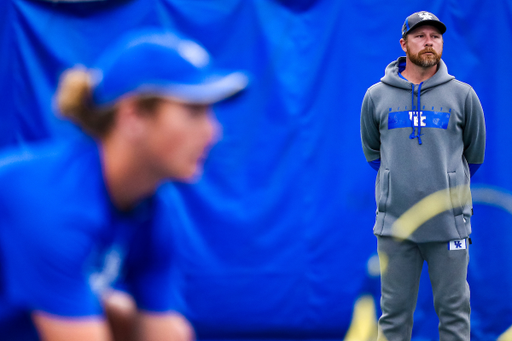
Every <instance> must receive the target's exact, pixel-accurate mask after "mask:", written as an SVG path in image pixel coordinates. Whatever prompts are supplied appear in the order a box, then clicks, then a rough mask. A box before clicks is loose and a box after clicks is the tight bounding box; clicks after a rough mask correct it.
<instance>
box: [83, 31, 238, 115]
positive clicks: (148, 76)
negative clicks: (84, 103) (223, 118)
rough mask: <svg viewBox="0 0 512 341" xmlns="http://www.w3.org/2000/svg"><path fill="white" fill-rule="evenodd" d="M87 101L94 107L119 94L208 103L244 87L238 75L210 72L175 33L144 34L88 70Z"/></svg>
mask: <svg viewBox="0 0 512 341" xmlns="http://www.w3.org/2000/svg"><path fill="white" fill-rule="evenodd" d="M94 70H95V73H94V77H93V78H94V79H93V82H94V84H95V85H94V87H93V92H92V99H93V101H94V103H95V104H96V105H98V106H106V105H110V104H113V103H115V101H116V100H117V99H119V98H120V97H122V96H125V95H154V96H159V97H167V98H170V99H173V100H176V101H178V102H183V103H191V104H212V103H215V102H218V101H220V100H223V99H225V98H227V97H229V96H231V95H233V94H235V93H237V92H239V91H240V90H242V89H244V88H245V87H246V86H247V84H248V77H247V75H246V74H245V73H244V72H241V71H225V70H221V69H218V68H217V67H215V65H214V63H213V61H212V57H211V56H210V54H209V53H208V52H207V51H206V49H204V48H203V47H202V46H201V45H199V44H198V43H197V42H195V41H193V40H191V39H187V38H184V37H183V36H181V35H178V34H177V33H175V32H169V31H161V30H157V29H155V30H153V29H145V30H141V31H137V32H134V33H130V34H128V35H127V36H125V37H123V38H121V39H120V40H119V41H118V42H117V43H115V44H114V45H113V46H112V47H111V48H109V49H107V50H106V51H105V52H104V53H103V55H102V56H101V57H100V58H99V60H98V62H97V63H96V65H94Z"/></svg>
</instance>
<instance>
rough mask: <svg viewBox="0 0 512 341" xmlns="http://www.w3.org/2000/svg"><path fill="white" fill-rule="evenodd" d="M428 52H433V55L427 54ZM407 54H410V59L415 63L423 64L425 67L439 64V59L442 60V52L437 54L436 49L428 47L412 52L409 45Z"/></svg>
mask: <svg viewBox="0 0 512 341" xmlns="http://www.w3.org/2000/svg"><path fill="white" fill-rule="evenodd" d="M427 52H431V53H432V54H431V55H428V54H426V53H427ZM407 54H408V55H409V59H410V60H411V62H412V63H413V64H416V65H418V66H421V67H423V68H429V67H432V66H434V65H437V64H439V61H440V60H441V55H442V53H441V54H437V53H436V51H434V49H433V48H430V47H427V48H425V49H423V50H421V51H420V52H418V54H412V53H410V52H409V47H407Z"/></svg>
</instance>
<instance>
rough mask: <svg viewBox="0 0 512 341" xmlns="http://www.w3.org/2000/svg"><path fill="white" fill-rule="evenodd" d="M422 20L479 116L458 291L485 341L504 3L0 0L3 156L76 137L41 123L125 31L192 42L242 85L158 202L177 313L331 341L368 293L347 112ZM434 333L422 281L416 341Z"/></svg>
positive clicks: (369, 214) (501, 328)
mask: <svg viewBox="0 0 512 341" xmlns="http://www.w3.org/2000/svg"><path fill="white" fill-rule="evenodd" d="M419 10H428V11H431V12H433V13H435V14H436V15H437V16H438V17H439V18H440V19H441V20H442V21H443V22H444V23H445V24H446V26H447V27H448V30H447V32H446V34H445V35H444V41H445V46H444V56H443V59H444V60H445V62H446V64H447V65H448V69H449V72H450V73H451V74H453V75H455V76H456V77H457V78H458V79H459V80H461V81H464V82H468V83H469V84H471V85H472V86H473V87H474V89H475V90H476V92H477V94H478V95H479V97H480V100H481V102H482V105H483V108H484V111H485V114H486V122H487V129H488V142H487V143H488V144H487V154H486V161H485V163H484V166H483V167H481V168H480V170H479V171H478V173H477V174H476V176H475V177H474V178H473V185H472V186H473V188H474V190H475V191H476V192H475V193H474V198H473V199H474V202H475V216H474V217H473V231H474V232H473V235H472V239H473V242H474V244H473V245H472V246H471V249H470V250H471V251H470V255H471V261H470V269H469V282H470V286H471V290H472V339H473V340H482V341H489V340H496V339H497V338H498V336H499V335H501V334H502V333H504V332H505V330H507V328H509V327H510V326H511V325H512V252H511V250H510V246H511V245H512V203H511V202H512V199H511V198H512V195H511V191H512V177H511V176H510V168H511V166H512V152H511V147H510V142H509V141H510V136H511V127H512V115H511V114H510V105H509V103H510V91H511V88H510V79H511V76H512V71H511V70H512V68H511V67H510V56H512V2H511V1H508V0H496V1H492V2H489V1H480V0H465V1H462V0H433V1H429V2H424V1H418V0H415V1H401V0H392V1H385V2H383V1H376V0H345V1H342V0H318V1H313V0H295V1H293V0H280V1H279V0H133V1H114V0H111V1H102V2H89V3H53V2H46V1H36V0H32V1H31V0H4V1H2V2H1V4H0V25H1V26H0V27H1V30H0V51H1V54H0V75H1V77H0V101H1V103H2V107H1V108H2V109H1V111H0V115H1V116H0V117H1V121H0V122H1V124H0V145H1V146H3V147H7V146H24V145H25V144H27V143H29V142H32V141H41V140H46V139H49V138H56V139H67V138H71V137H72V136H73V135H75V134H77V129H76V128H75V127H73V126H72V125H71V124H69V123H66V122H63V121H60V120H59V119H57V118H56V117H55V116H54V114H53V104H52V96H53V93H54V91H55V88H56V84H57V81H58V77H59V75H60V73H61V72H62V71H63V70H64V69H65V68H67V67H70V66H72V65H75V64H77V63H79V64H83V65H86V66H89V65H91V64H92V63H93V62H94V60H95V59H96V58H97V56H98V55H99V53H100V52H101V51H102V49H103V48H105V47H106V46H108V45H109V44H111V42H112V41H113V40H115V39H116V38H117V37H118V36H119V35H121V34H123V33H124V32H126V31H129V30H131V29H135V28H141V27H147V26H157V27H162V28H167V29H172V30H176V29H177V30H179V31H181V32H183V33H185V34H186V35H189V36H190V37H192V38H194V39H197V40H198V41H200V42H201V43H202V44H203V45H204V46H205V47H206V48H207V49H208V50H210V51H211V53H212V55H213V56H214V57H215V59H216V60H217V62H218V63H219V64H220V65H221V66H223V67H226V68H230V69H233V68H234V69H244V70H247V71H248V72H249V73H250V75H251V84H250V87H249V88H248V89H247V90H246V91H245V92H244V93H242V94H240V95H238V96H237V97H235V98H233V99H232V100H230V101H227V102H224V103H220V104H218V105H216V106H215V107H214V109H215V112H216V115H217V117H218V119H219V121H220V122H221V123H222V124H223V127H224V128H223V138H222V140H221V141H220V142H219V143H218V144H217V145H216V146H215V147H214V148H213V150H212V151H211V154H210V157H209V159H208V160H207V162H206V164H205V172H204V176H203V178H202V179H201V180H200V181H199V183H197V184H195V185H177V186H175V187H174V188H173V190H170V191H169V196H170V197H172V200H174V201H175V203H176V205H175V207H176V211H175V212H173V213H174V217H175V218H176V221H175V224H173V226H171V227H170V228H173V229H174V230H175V235H176V243H175V245H174V246H173V247H174V249H175V251H176V266H177V271H176V289H178V290H179V292H180V296H181V298H182V301H183V312H184V313H185V314H186V315H187V317H188V318H189V319H190V320H191V321H192V323H193V324H194V326H195V328H196V330H197V333H198V336H199V338H200V339H343V337H344V335H345V333H346V331H347V329H348V327H349V324H350V320H351V316H352V312H353V309H354V303H355V301H356V299H357V298H358V297H360V296H361V295H363V294H365V293H372V294H374V295H376V299H377V300H378V290H379V288H378V277H375V276H374V275H371V272H370V274H369V272H368V271H367V268H368V261H369V260H370V259H374V258H372V256H374V255H375V250H376V240H375V237H374V236H373V235H372V226H373V222H374V216H375V213H374V212H375V202H374V197H373V196H374V180H375V176H376V172H375V171H374V170H372V169H371V168H370V167H369V166H368V165H367V164H366V161H365V159H364V157H363V153H362V150H361V147H360V138H359V113H360V106H361V101H362V98H363V96H364V93H365V91H366V89H367V88H368V87H369V86H371V85H372V84H374V83H376V82H377V81H378V80H379V79H380V77H382V76H383V74H384V68H385V67H386V65H387V64H388V63H389V62H391V61H392V60H394V59H396V58H397V57H398V56H400V55H403V52H402V50H401V49H400V45H399V39H400V29H401V25H402V23H403V21H404V19H405V17H406V16H407V15H409V14H411V13H413V12H416V11H419ZM149 62H150V61H149ZM127 72H130V71H129V70H127ZM425 162H428V161H425ZM418 176H419V177H421V176H422V174H418ZM413 185H414V184H411V186H413ZM41 228H44V226H42V227H41ZM370 263H372V262H371V261H370ZM426 271H427V269H426V268H425V271H424V272H426ZM436 329H437V318H436V316H435V312H434V309H433V307H432V294H431V289H430V285H429V283H428V277H426V276H423V277H422V284H421V288H420V297H419V300H418V308H417V311H416V322H415V327H414V331H413V339H414V340H434V339H437V338H438V333H437V330H436Z"/></svg>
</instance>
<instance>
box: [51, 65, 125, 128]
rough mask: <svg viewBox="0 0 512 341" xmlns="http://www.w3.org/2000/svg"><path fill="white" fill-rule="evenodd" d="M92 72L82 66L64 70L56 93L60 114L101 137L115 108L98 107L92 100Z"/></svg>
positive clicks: (112, 118) (110, 122)
mask: <svg viewBox="0 0 512 341" xmlns="http://www.w3.org/2000/svg"><path fill="white" fill-rule="evenodd" d="M93 85H94V84H93V77H92V72H91V71H90V70H87V69H86V68H84V67H83V66H75V67H73V68H71V69H68V70H66V71H64V73H63V74H62V75H61V77H60V80H59V86H58V89H57V94H56V101H57V106H58V109H59V111H60V113H61V114H62V116H64V117H66V118H68V119H69V120H71V121H73V122H74V123H76V124H78V125H79V126H80V127H81V128H82V129H84V130H85V131H86V132H87V133H89V134H90V135H93V136H96V137H103V136H104V135H105V134H106V133H108V131H109V130H110V128H111V127H112V125H113V123H114V118H115V111H116V110H115V108H113V107H109V108H98V107H96V106H95V105H94V102H93V100H92V89H93Z"/></svg>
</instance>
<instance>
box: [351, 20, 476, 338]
mask: <svg viewBox="0 0 512 341" xmlns="http://www.w3.org/2000/svg"><path fill="white" fill-rule="evenodd" d="M445 31H446V26H445V25H444V24H443V23H442V22H441V21H440V20H439V19H438V18H437V17H436V16H435V15H434V14H432V13H429V12H424V11H423V12H417V13H413V14H411V15H410V16H408V17H407V18H406V19H405V22H404V25H403V27H402V38H401V39H400V45H401V47H402V50H403V51H404V52H405V53H406V56H405V57H400V58H398V59H397V60H396V61H394V62H392V63H391V64H389V65H388V66H387V68H386V71H385V75H384V77H383V78H382V79H381V81H380V82H379V83H377V84H375V85H373V86H372V87H370V88H369V89H368V91H367V92H366V95H365V97H364V100H363V105H362V109H361V139H362V145H363V151H364V154H365V156H366V159H367V161H368V162H369V163H370V165H371V166H372V167H373V168H375V169H377V170H378V175H377V180H376V184H375V194H376V202H377V217H376V222H375V226H374V233H375V235H376V236H377V245H378V253H379V259H380V260H381V269H382V276H381V284H382V289H381V290H382V291H381V296H382V297H381V308H382V316H381V317H380V319H379V323H378V325H379V338H378V340H389V341H400V340H410V338H411V334H412V325H413V313H414V309H415V306H416V300H417V295H418V287H419V280H420V275H421V270H422V267H423V262H424V261H426V262H427V264H428V271H429V276H430V281H431V284H432V288H433V293H434V307H435V310H436V313H437V316H438V317H439V321H440V323H439V336H440V340H442V341H448V340H469V337H470V305H469V286H468V283H467V280H466V277H467V266H468V261H469V257H468V244H470V239H469V235H470V233H471V224H470V218H471V215H472V203H471V198H470V196H468V195H464V193H468V192H467V191H466V192H464V191H460V189H461V188H463V189H468V188H469V181H470V180H469V179H470V176H472V175H473V174H474V172H475V171H476V170H477V168H478V167H479V166H480V165H481V164H482V163H483V161H484V151H485V122H484V114H483V110H482V107H481V105H480V101H479V100H478V97H477V95H476V93H475V91H474V90H473V88H471V86H469V85H468V84H465V83H463V82H460V81H458V80H456V79H455V77H453V76H451V75H450V74H448V70H447V67H446V65H445V63H444V62H443V60H442V59H441V55H442V52H443V34H444V33H445ZM434 194H435V196H431V195H434ZM428 197H430V198H434V197H435V198H438V199H439V198H440V199H442V200H436V202H438V201H441V202H447V203H449V205H448V207H447V208H446V209H445V210H444V211H442V212H439V210H438V211H437V212H435V213H433V210H432V209H430V210H429V206H425V205H423V206H422V207H420V206H421V205H422V204H424V203H425V202H428V200H423V199H425V198H428ZM422 200H423V201H422ZM412 207H414V208H415V211H416V210H419V211H421V212H422V214H423V215H425V216H426V217H427V218H426V219H423V221H422V223H420V224H419V226H415V227H414V229H413V231H411V232H410V233H407V234H406V235H404V234H403V233H399V232H400V231H398V230H397V229H396V224H395V222H396V221H397V219H399V218H400V217H401V216H402V215H403V214H404V213H405V212H407V211H409V210H410V209H411V208H412ZM429 212H431V214H429ZM409 214H411V211H409ZM398 237H400V239H397V238H398Z"/></svg>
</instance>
